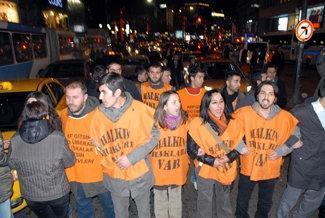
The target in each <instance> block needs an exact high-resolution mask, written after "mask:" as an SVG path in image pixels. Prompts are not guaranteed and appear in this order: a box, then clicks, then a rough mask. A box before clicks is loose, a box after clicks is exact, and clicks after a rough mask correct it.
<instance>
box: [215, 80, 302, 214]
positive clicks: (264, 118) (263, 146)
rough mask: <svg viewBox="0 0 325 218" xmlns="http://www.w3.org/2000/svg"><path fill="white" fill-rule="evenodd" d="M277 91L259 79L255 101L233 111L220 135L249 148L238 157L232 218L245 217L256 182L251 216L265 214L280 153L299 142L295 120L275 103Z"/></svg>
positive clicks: (233, 153)
mask: <svg viewBox="0 0 325 218" xmlns="http://www.w3.org/2000/svg"><path fill="white" fill-rule="evenodd" d="M277 94H278V88H277V86H276V85H275V84H274V83H272V82H270V81H264V82H262V83H261V84H260V85H259V86H258V88H257V91H256V96H257V98H256V99H257V102H255V103H254V104H253V105H251V106H246V107H243V108H240V109H238V110H236V111H235V112H234V113H233V114H232V116H233V119H232V120H231V121H230V123H229V124H228V127H227V129H226V131H225V132H224V133H223V135H222V136H221V138H222V140H224V141H228V143H230V144H235V145H237V144H239V143H240V141H241V140H243V139H244V141H245V144H246V148H248V151H249V152H248V153H246V154H244V155H241V156H240V162H241V169H240V176H239V182H238V196H237V207H236V217H249V215H248V203H249V200H250V197H251V194H252V191H253V189H254V186H255V185H256V184H258V186H259V190H258V203H257V211H256V214H255V217H263V218H264V217H268V213H269V211H270V209H271V207H272V195H273V191H274V185H275V183H276V181H277V179H278V178H279V176H280V168H281V164H282V156H284V155H287V154H288V153H290V152H291V151H292V149H293V148H296V147H297V146H298V145H299V137H300V134H299V133H300V132H299V129H298V128H296V125H297V123H298V121H297V120H296V118H295V117H294V116H292V115H291V114H290V113H289V112H287V111H285V110H282V109H281V108H280V107H279V106H277V105H276V104H275V102H276V98H277ZM288 139H290V140H288ZM236 156H238V152H237V151H232V152H230V153H228V155H227V157H226V158H225V160H230V161H232V160H234V159H235V158H236Z"/></svg>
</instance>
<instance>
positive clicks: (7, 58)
mask: <svg viewBox="0 0 325 218" xmlns="http://www.w3.org/2000/svg"><path fill="white" fill-rule="evenodd" d="M0 57H1V58H0V66H3V65H8V64H13V63H14V58H13V56H12V48H11V44H10V38H9V33H3V32H0Z"/></svg>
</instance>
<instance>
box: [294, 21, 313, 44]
mask: <svg viewBox="0 0 325 218" xmlns="http://www.w3.org/2000/svg"><path fill="white" fill-rule="evenodd" d="M295 33H296V37H297V39H298V40H299V41H301V42H306V41H308V40H309V39H310V38H311V37H312V36H313V33H314V26H313V23H312V22H310V20H307V19H306V20H301V21H300V22H299V23H298V24H297V26H296V30H295Z"/></svg>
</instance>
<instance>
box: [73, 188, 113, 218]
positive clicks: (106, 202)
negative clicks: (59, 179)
mask: <svg viewBox="0 0 325 218" xmlns="http://www.w3.org/2000/svg"><path fill="white" fill-rule="evenodd" d="M77 186H78V187H77V197H76V202H77V211H78V215H79V218H92V217H95V211H94V208H93V204H92V198H91V197H89V198H87V197H86V195H85V192H84V190H83V188H82V185H81V184H78V185H77ZM97 196H98V198H99V201H100V204H101V206H102V208H103V211H104V214H105V217H106V218H114V217H115V214H114V206H113V201H112V197H111V193H110V192H109V191H107V192H104V193H101V194H99V195H97Z"/></svg>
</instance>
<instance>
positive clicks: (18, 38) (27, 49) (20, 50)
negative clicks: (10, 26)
mask: <svg viewBox="0 0 325 218" xmlns="http://www.w3.org/2000/svg"><path fill="white" fill-rule="evenodd" d="M12 40H13V44H14V49H15V55H16V61H17V62H25V61H29V60H32V59H33V51H32V46H31V37H30V35H29V34H23V33H14V34H12Z"/></svg>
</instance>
